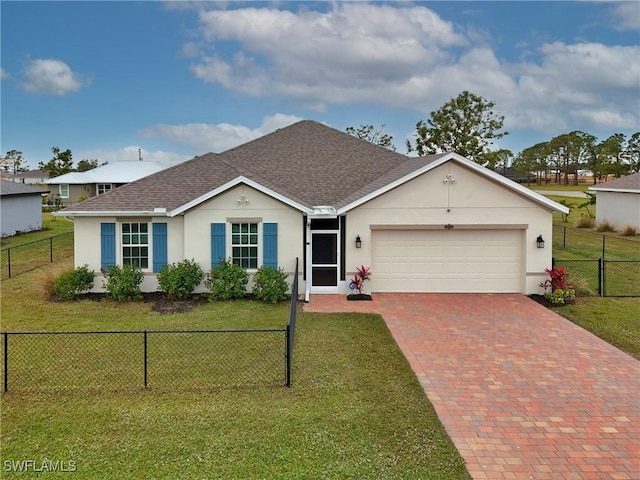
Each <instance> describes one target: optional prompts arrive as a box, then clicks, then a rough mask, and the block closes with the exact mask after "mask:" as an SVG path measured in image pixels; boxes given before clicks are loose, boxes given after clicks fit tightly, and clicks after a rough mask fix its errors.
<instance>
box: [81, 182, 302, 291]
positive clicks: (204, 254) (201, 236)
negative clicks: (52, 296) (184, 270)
mask: <svg viewBox="0 0 640 480" xmlns="http://www.w3.org/2000/svg"><path fill="white" fill-rule="evenodd" d="M243 194H244V196H245V197H244V198H245V199H246V200H247V202H245V201H242V202H241V203H238V199H239V198H241V195H243ZM241 219H246V220H247V221H249V220H252V219H260V221H261V222H262V223H264V222H276V223H277V224H278V263H279V266H280V267H282V268H283V269H284V270H285V272H287V273H288V274H290V275H291V274H293V272H294V271H295V259H296V257H299V259H300V272H302V267H303V265H302V258H303V242H302V238H303V228H302V215H301V213H300V212H298V211H297V210H295V209H293V208H291V207H289V206H287V205H285V204H284V203H282V202H279V201H277V200H274V199H272V198H271V197H269V196H267V195H265V194H263V193H261V192H259V191H257V190H254V189H252V188H250V187H246V186H238V187H236V188H233V189H231V190H229V191H228V192H225V193H223V194H221V195H219V196H217V197H215V198H213V199H211V200H208V201H206V202H204V203H203V204H201V205H199V206H197V207H195V208H193V209H192V210H189V211H187V212H186V213H184V214H183V215H179V216H177V217H173V218H168V217H164V216H159V217H148V221H149V222H166V223H167V235H168V236H167V245H168V255H167V260H168V262H169V263H174V262H179V261H181V260H184V259H194V260H196V261H197V262H198V263H199V264H200V265H201V267H202V269H203V270H204V271H205V272H208V271H210V270H211V224H212V223H219V222H227V221H229V220H234V221H241ZM117 220H118V219H116V217H95V218H91V217H77V218H76V219H75V266H76V267H78V266H82V265H84V264H88V265H89V268H91V269H92V270H94V271H95V272H96V274H97V275H96V280H95V282H94V289H93V291H103V290H104V289H103V288H102V283H103V277H102V275H101V274H100V273H99V272H100V223H102V222H116V238H117V248H116V261H117V262H118V264H120V262H121V259H120V256H121V255H122V253H121V252H122V250H121V245H120V243H119V239H120V230H119V229H120V227H119V225H120V222H118V221H117ZM120 220H121V221H126V220H127V219H125V218H121V219H120ZM133 221H139V220H137V219H136V220H133ZM227 228H228V230H227V232H228V233H230V230H229V229H230V228H231V227H230V226H228V227H227ZM150 233H151V229H150ZM259 234H260V236H262V225H260V226H259ZM227 237H228V238H229V242H228V244H227V249H226V251H227V255H228V256H230V254H231V245H230V237H229V235H227ZM151 249H153V243H152V245H151ZM259 255H260V257H259V260H261V258H262V240H261V241H260V248H259ZM150 257H152V251H151V252H150ZM249 273H250V274H251V273H253V272H252V271H250V272H249ZM300 280H301V278H300ZM289 281H292V279H291V278H289ZM250 286H251V285H249V287H250ZM141 289H142V291H144V292H154V291H157V290H158V282H157V280H156V276H155V274H153V273H152V272H146V273H145V278H144V281H143V283H142V285H141ZM203 290H204V286H203V285H201V286H200V288H199V289H197V291H203Z"/></svg>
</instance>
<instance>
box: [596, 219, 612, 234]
mask: <svg viewBox="0 0 640 480" xmlns="http://www.w3.org/2000/svg"><path fill="white" fill-rule="evenodd" d="M596 231H597V232H614V231H615V228H613V225H611V224H610V223H609V221H608V220H602V221H601V222H600V223H598V225H597V226H596Z"/></svg>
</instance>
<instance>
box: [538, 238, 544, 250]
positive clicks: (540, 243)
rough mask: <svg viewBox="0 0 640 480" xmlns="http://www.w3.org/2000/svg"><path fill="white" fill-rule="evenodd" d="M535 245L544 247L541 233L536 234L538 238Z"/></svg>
mask: <svg viewBox="0 0 640 480" xmlns="http://www.w3.org/2000/svg"><path fill="white" fill-rule="evenodd" d="M536 245H537V246H538V248H544V239H543V238H542V235H538V238H537V239H536Z"/></svg>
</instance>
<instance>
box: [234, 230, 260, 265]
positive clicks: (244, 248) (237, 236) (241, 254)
mask: <svg viewBox="0 0 640 480" xmlns="http://www.w3.org/2000/svg"><path fill="white" fill-rule="evenodd" d="M258 239H259V235H258V223H256V222H250V223H232V224H231V262H232V263H234V264H235V265H240V266H241V267H242V268H258V251H259V248H258V247H259V240H258Z"/></svg>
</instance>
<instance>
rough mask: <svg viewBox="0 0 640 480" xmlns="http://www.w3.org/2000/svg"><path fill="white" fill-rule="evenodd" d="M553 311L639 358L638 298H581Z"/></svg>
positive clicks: (639, 304) (639, 313) (639, 303)
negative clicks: (572, 303)
mask: <svg viewBox="0 0 640 480" xmlns="http://www.w3.org/2000/svg"><path fill="white" fill-rule="evenodd" d="M553 310H555V311H556V312H557V313H559V314H560V315H562V316H563V317H565V318H567V319H569V320H571V321H572V322H573V323H575V324H577V325H580V326H581V327H582V328H584V329H585V330H589V331H590V332H591V333H593V334H594V335H597V336H598V337H600V338H602V339H603V340H605V341H607V342H609V343H610V344H612V345H615V346H616V347H618V348H619V349H620V350H623V351H625V352H627V353H628V354H629V355H632V356H634V357H635V358H637V359H638V360H640V298H612V297H604V298H601V297H580V298H577V299H576V303H575V304H574V305H565V306H562V307H557V308H554V309H553Z"/></svg>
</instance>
